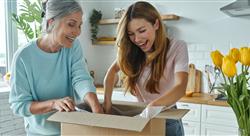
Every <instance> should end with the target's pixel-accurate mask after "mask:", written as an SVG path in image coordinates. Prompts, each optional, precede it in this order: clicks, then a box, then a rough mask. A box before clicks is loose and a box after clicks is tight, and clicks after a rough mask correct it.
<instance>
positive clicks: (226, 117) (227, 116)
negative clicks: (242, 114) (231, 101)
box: [201, 105, 238, 136]
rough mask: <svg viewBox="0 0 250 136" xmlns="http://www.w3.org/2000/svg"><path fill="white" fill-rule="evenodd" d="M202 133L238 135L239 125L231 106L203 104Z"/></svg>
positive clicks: (208, 134) (206, 134)
mask: <svg viewBox="0 0 250 136" xmlns="http://www.w3.org/2000/svg"><path fill="white" fill-rule="evenodd" d="M201 115H202V117H201V135H205V136H211V135H237V134H238V132H237V130H238V125H237V120H236V117H235V114H234V112H233V110H232V108H231V107H223V106H212V105H202V113H201Z"/></svg>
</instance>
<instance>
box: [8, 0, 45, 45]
mask: <svg viewBox="0 0 250 136" xmlns="http://www.w3.org/2000/svg"><path fill="white" fill-rule="evenodd" d="M20 7H21V8H20V14H19V15H17V14H15V13H12V20H13V21H14V22H15V23H16V25H17V29H19V30H21V31H22V32H23V33H24V35H25V37H26V39H27V41H30V40H31V39H33V38H37V37H38V36H39V35H40V34H41V28H42V27H41V24H42V17H41V14H42V4H41V0H37V1H36V2H30V1H29V0H23V3H21V4H20Z"/></svg>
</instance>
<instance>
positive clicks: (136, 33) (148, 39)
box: [127, 18, 159, 53]
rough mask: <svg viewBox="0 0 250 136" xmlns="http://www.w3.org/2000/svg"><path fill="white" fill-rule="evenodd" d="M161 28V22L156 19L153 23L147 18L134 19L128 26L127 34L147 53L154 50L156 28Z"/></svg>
mask: <svg viewBox="0 0 250 136" xmlns="http://www.w3.org/2000/svg"><path fill="white" fill-rule="evenodd" d="M158 28H159V23H158V21H157V20H156V21H155V24H154V25H152V24H151V23H150V22H148V21H147V20H145V19H142V18H135V19H132V20H131V21H130V22H129V23H128V26H127V34H128V36H129V39H130V40H131V41H132V42H133V43H134V44H135V45H137V46H138V47H139V48H140V49H141V50H142V51H143V52H145V53H147V52H150V51H151V50H152V46H153V44H154V41H155V34H156V30H158Z"/></svg>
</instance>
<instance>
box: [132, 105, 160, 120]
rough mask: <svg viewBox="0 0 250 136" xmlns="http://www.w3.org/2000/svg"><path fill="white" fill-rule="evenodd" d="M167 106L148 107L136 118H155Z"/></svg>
mask: <svg viewBox="0 0 250 136" xmlns="http://www.w3.org/2000/svg"><path fill="white" fill-rule="evenodd" d="M164 107H165V106H148V107H147V108H145V109H144V110H143V111H142V113H140V114H139V115H136V117H142V118H150V119H151V118H154V117H155V116H156V115H157V114H159V113H160V112H161V111H162V110H163V108H164Z"/></svg>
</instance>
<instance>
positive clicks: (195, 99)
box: [96, 87, 229, 107]
mask: <svg viewBox="0 0 250 136" xmlns="http://www.w3.org/2000/svg"><path fill="white" fill-rule="evenodd" d="M96 90H97V94H102V95H103V94H104V90H103V88H102V87H97V88H96ZM115 90H122V89H115ZM119 92H121V91H119ZM214 98H215V96H211V95H209V94H207V93H194V94H193V95H192V97H187V96H184V97H182V98H181V99H180V100H179V102H187V103H196V104H207V105H215V106H227V107H228V106H229V105H228V103H227V102H226V101H219V100H214Z"/></svg>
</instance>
